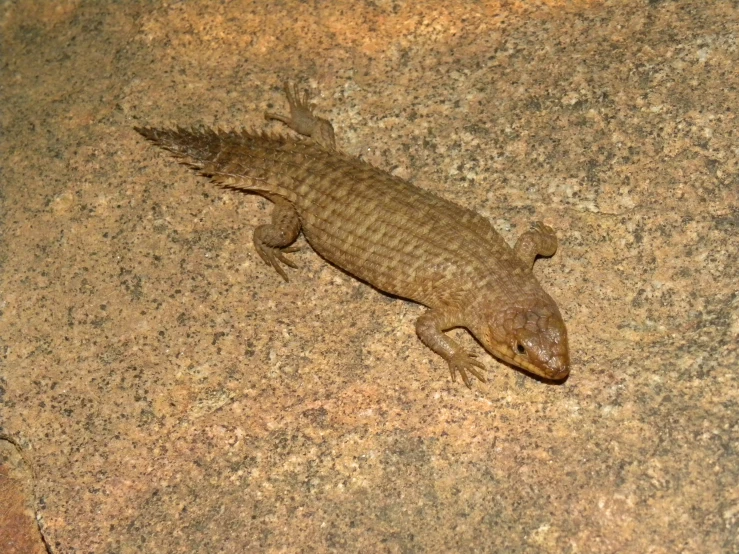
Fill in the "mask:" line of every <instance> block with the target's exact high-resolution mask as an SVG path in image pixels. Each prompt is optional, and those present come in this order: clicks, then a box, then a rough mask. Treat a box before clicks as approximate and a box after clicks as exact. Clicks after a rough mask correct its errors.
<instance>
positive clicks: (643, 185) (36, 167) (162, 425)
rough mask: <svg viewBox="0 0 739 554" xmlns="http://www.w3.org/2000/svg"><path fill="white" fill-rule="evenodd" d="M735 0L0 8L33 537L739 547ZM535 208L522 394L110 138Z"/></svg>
mask: <svg viewBox="0 0 739 554" xmlns="http://www.w3.org/2000/svg"><path fill="white" fill-rule="evenodd" d="M737 36H739V8H737V6H736V3H735V2H729V1H717V2H705V1H679V0H678V1H659V0H651V1H641V2H639V1H631V0H627V1H623V2H615V1H614V2H607V3H601V2H585V1H582V2H562V1H555V0H549V1H539V2H518V1H513V2H511V1H506V2H502V1H501V2H474V3H472V2H470V3H464V2H460V3H457V4H451V5H450V3H449V2H446V1H444V2H442V1H431V2H422V3H416V2H404V1H397V2H391V1H384V0H383V1H377V2H366V3H355V2H330V3H329V2H325V3H312V2H308V3H305V2H300V1H298V0H294V1H293V0H285V1H280V2H246V1H233V2H222V3H218V4H217V5H216V3H213V2H205V1H193V2H170V3H141V2H131V1H123V2H116V3H103V2H76V1H73V0H67V1H62V2H53V3H52V2H48V3H47V2H33V1H30V0H19V1H15V2H8V1H5V2H2V3H0V202H1V205H0V214H1V215H0V217H1V225H2V227H1V228H0V241H2V242H1V244H2V247H1V248H0V263H1V264H2V274H1V275H0V294H1V297H0V433H4V434H7V435H10V436H12V437H14V438H16V440H17V441H18V443H19V444H22V445H25V446H26V450H25V454H26V456H27V457H28V459H29V460H31V461H32V463H33V465H34V471H35V479H36V482H35V487H34V490H35V491H36V492H37V494H38V495H39V499H38V502H37V506H38V510H39V512H38V514H37V515H38V517H39V521H40V523H41V525H42V529H43V532H44V537H45V539H46V542H47V543H48V544H49V545H50V547H52V548H53V549H54V552H56V553H71V552H96V553H134V552H149V553H159V552H162V553H163V552H167V553H193V552H225V553H231V552H233V553H242V552H360V551H362V552H403V553H410V552H507V553H517V552H521V553H523V552H526V553H530V552H554V553H562V552H569V553H600V552H604V553H610V552H634V553H643V552H650V553H653V554H660V553H672V552H739V546H737V545H739V485H738V484H737V483H739V463H737V459H738V458H737V444H739V387H738V386H737V385H738V383H737V369H738V368H739V356H738V355H737V344H738V343H739V340H738V338H739V279H738V278H737V276H738V274H739V271H738V270H737V259H739V134H738V132H737V129H738V128H739V122H738V121H737V118H736V110H737V107H738V106H739V73H738V72H737V67H739V46H738V44H737ZM285 79H294V80H295V79H297V80H300V81H301V82H302V83H304V84H305V86H307V87H308V88H310V89H311V90H312V91H313V92H314V94H315V95H316V97H315V102H316V105H317V111H318V113H319V114H321V115H323V116H325V117H328V118H330V119H331V120H332V121H333V123H334V125H335V127H336V130H337V137H338V142H339V145H340V147H341V148H342V149H344V150H345V151H347V152H350V153H352V154H355V155H361V156H363V157H364V158H365V159H367V160H369V161H370V162H372V163H374V164H376V165H378V166H380V167H382V168H385V169H387V170H389V171H391V172H393V173H394V174H396V175H399V176H401V177H403V178H407V179H411V180H412V181H413V182H415V183H417V184H419V185H420V186H422V187H424V188H427V189H429V190H433V191H435V192H437V193H438V194H440V195H442V196H444V197H445V198H448V199H450V200H453V201H456V202H458V203H459V204H462V205H464V206H467V207H471V208H473V209H475V210H477V211H479V212H480V213H482V214H484V215H485V216H487V217H489V218H490V219H491V221H492V222H493V223H494V224H495V226H496V228H497V229H498V230H499V231H500V232H501V233H502V234H503V235H504V237H505V238H506V239H507V240H509V241H510V242H512V241H514V240H515V238H516V236H518V234H519V233H520V232H521V231H522V230H525V229H527V228H528V226H529V224H530V223H531V222H533V221H535V220H539V219H541V220H543V221H545V222H546V223H548V224H550V225H552V226H553V227H555V229H556V230H557V232H558V235H559V237H560V244H561V247H560V250H559V252H558V253H557V254H556V256H555V257H554V258H552V259H550V260H542V261H540V262H538V263H537V266H536V269H535V272H536V273H537V275H538V276H539V278H540V280H541V281H542V283H543V285H544V287H545V288H546V290H547V291H549V292H550V293H551V294H552V296H554V298H555V299H557V301H558V302H559V305H560V307H561V310H562V312H563V315H564V316H565V319H566V321H567V324H568V328H569V332H570V342H571V353H572V359H573V367H572V374H571V376H570V378H569V379H568V380H567V381H566V382H565V383H564V384H562V385H559V386H557V385H551V384H546V383H542V382H540V381H537V380H534V379H532V378H530V377H527V376H525V375H523V374H521V373H518V372H516V371H514V370H512V369H510V368H508V367H506V366H504V365H502V364H500V363H498V362H496V361H495V360H493V359H492V358H490V357H489V356H487V355H486V354H484V352H482V351H481V349H480V347H479V346H478V345H476V344H475V343H474V341H473V340H472V339H471V338H470V337H469V336H468V335H466V334H465V333H463V332H461V331H455V332H454V333H453V334H454V335H455V336H458V337H459V338H460V340H461V341H462V342H463V343H464V344H465V345H466V346H467V348H469V349H470V350H472V351H475V352H477V353H478V354H479V356H480V358H479V359H481V360H483V361H484V362H485V364H486V366H487V367H488V372H487V373H488V376H489V382H488V383H487V384H476V385H475V386H474V388H473V390H468V389H467V388H465V387H464V386H462V385H461V384H460V383H456V384H455V383H452V382H451V381H450V379H449V375H448V372H447V369H446V367H445V364H444V363H443V362H442V361H441V360H440V359H439V358H438V357H436V356H435V355H433V354H432V353H431V352H430V351H429V350H428V349H426V348H425V347H424V346H423V345H422V344H421V343H420V342H419V341H418V339H417V338H416V337H415V334H414V327H413V322H414V320H415V318H416V317H417V316H418V315H419V314H420V313H421V312H422V308H420V307H418V306H416V305H413V304H411V303H408V302H405V301H402V300H398V299H392V298H389V297H386V296H383V295H382V294H380V293H378V292H377V291H375V290H374V289H372V288H369V287H368V286H366V285H364V284H362V283H360V282H357V281H355V280H354V279H352V278H351V277H349V276H347V275H345V274H343V273H342V272H340V271H338V270H337V269H335V268H333V267H332V266H330V265H328V264H326V263H325V262H324V261H322V260H321V259H320V258H319V257H318V256H316V255H315V254H314V253H313V252H312V251H311V250H310V248H309V247H307V246H305V242H304V240H303V239H300V241H299V243H300V244H301V245H304V248H303V250H302V251H301V252H299V253H298V254H295V255H293V256H294V258H293V259H295V261H296V262H297V263H298V264H299V265H300V268H299V269H298V270H292V271H291V276H292V279H291V282H290V283H284V282H282V280H281V279H280V278H279V277H278V276H277V275H276V273H275V272H274V271H272V270H271V269H270V268H268V267H266V266H265V265H264V264H263V263H262V261H261V260H260V259H259V257H258V256H257V254H256V252H255V251H254V249H253V248H252V246H251V233H252V230H253V229H254V227H255V226H256V225H257V224H259V223H261V222H264V221H266V220H267V219H268V213H269V203H268V202H267V201H265V200H263V199H259V198H257V197H253V196H246V195H240V194H236V193H230V192H224V191H221V190H218V189H215V188H214V187H211V186H208V185H207V184H206V183H205V182H204V180H203V179H202V178H199V177H197V176H196V175H194V174H192V173H191V172H188V171H187V170H186V169H185V168H183V167H181V166H178V165H177V164H174V163H172V161H171V160H169V159H167V158H166V157H165V156H163V155H162V154H161V153H160V152H158V151H156V150H155V149H154V148H151V147H150V146H148V145H147V144H145V143H144V141H143V140H142V139H141V137H139V136H138V135H137V134H136V133H135V132H134V131H133V129H132V128H133V126H135V125H141V124H149V125H177V124H181V125H198V124H204V125H210V126H222V127H239V126H242V125H247V126H254V127H264V126H265V125H267V126H271V125H274V124H273V123H271V124H267V123H265V121H264V119H263V115H262V114H263V112H264V111H265V110H267V109H270V110H284V108H285V102H284V99H283V97H282V94H281V90H280V87H281V83H282V82H283V81H284V80H285Z"/></svg>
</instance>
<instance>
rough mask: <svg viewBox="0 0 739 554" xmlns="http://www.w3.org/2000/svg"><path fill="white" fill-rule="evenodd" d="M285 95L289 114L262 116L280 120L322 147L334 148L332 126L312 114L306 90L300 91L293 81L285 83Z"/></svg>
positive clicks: (311, 106) (267, 113)
mask: <svg viewBox="0 0 739 554" xmlns="http://www.w3.org/2000/svg"><path fill="white" fill-rule="evenodd" d="M285 96H286V97H287V103H288V104H289V106H290V116H289V117H288V116H285V115H281V114H278V113H273V112H266V113H265V114H264V117H265V118H266V119H276V120H277V121H282V122H283V123H284V124H285V125H287V126H288V127H290V128H291V129H292V130H293V131H295V132H297V133H300V134H301V135H304V136H306V137H310V138H311V139H313V141H314V142H316V143H318V144H319V145H320V146H322V147H323V148H325V149H327V150H335V149H336V139H335V137H334V128H333V127H332V126H331V123H330V122H329V121H328V120H326V119H323V118H322V117H318V116H316V115H314V114H313V103H312V102H311V101H310V96H309V95H308V92H307V91H302V92H301V91H300V89H298V85H296V84H294V83H293V84H292V85H291V84H290V83H285Z"/></svg>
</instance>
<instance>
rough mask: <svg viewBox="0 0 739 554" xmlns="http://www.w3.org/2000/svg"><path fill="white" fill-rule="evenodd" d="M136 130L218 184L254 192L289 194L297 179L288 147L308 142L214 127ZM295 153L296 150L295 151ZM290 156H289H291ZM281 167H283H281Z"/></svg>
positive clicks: (296, 146)
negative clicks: (292, 170) (291, 171)
mask: <svg viewBox="0 0 739 554" xmlns="http://www.w3.org/2000/svg"><path fill="white" fill-rule="evenodd" d="M134 130H135V131H136V132H138V133H139V134H141V135H142V136H143V137H144V138H146V139H147V140H149V141H150V142H152V143H154V144H155V145H156V146H159V147H160V148H163V149H164V150H167V151H169V152H170V153H171V154H172V155H173V156H174V157H175V158H176V159H177V160H178V161H179V162H180V163H183V164H185V165H187V166H189V167H191V168H192V169H195V170H196V171H198V172H199V173H200V174H201V175H204V176H206V177H210V178H211V179H212V181H213V182H214V183H216V184H218V185H221V186H225V187H228V188H236V189H242V190H248V191H253V192H276V193H278V194H283V195H284V194H286V193H287V190H285V187H287V188H288V189H290V188H292V187H291V186H290V185H291V184H292V181H293V178H292V177H291V176H290V175H289V171H288V172H286V171H285V169H286V167H285V166H289V165H291V164H290V162H289V161H288V160H286V159H285V154H286V153H287V152H285V151H284V147H286V146H287V149H288V150H294V149H297V150H302V149H303V147H304V146H305V143H303V144H301V143H300V142H298V143H294V142H292V143H291V141H289V140H287V139H286V138H285V137H282V136H279V135H268V134H266V133H252V132H249V131H247V130H242V131H220V130H218V131H214V130H212V129H184V128H182V127H177V128H176V129H155V128H152V127H134ZM293 153H295V152H293ZM288 157H289V155H288ZM280 166H281V167H280Z"/></svg>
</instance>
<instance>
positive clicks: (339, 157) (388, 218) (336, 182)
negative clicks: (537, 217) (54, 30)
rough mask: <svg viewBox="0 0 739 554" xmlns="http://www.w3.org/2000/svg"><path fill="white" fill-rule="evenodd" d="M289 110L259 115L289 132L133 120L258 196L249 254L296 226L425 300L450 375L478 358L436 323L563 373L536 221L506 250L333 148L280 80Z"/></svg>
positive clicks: (552, 247) (291, 236)
mask: <svg viewBox="0 0 739 554" xmlns="http://www.w3.org/2000/svg"><path fill="white" fill-rule="evenodd" d="M286 93H287V98H288V101H289V104H290V112H291V114H290V117H285V116H281V115H276V114H269V113H268V114H266V116H267V118H270V119H278V120H280V121H282V122H284V123H285V124H287V125H288V126H289V127H291V128H292V129H293V130H295V131H297V132H298V133H300V134H301V135H305V136H307V137H310V139H304V138H291V137H287V136H283V135H276V134H275V135H270V134H266V133H254V132H251V131H228V132H224V131H211V130H191V129H182V128H177V129H153V128H137V129H136V130H137V131H138V132H139V133H140V134H142V135H143V136H144V137H145V138H147V139H148V140H150V141H151V142H153V143H154V144H156V145H158V146H160V147H162V148H164V149H166V150H168V151H169V152H171V153H172V154H173V155H174V156H175V157H176V158H178V159H179V160H180V161H181V162H183V163H185V164H187V165H189V166H190V167H192V168H194V169H196V170H198V171H199V172H200V173H201V174H202V175H205V176H208V177H210V178H211V179H212V181H214V182H215V183H216V184H218V185H220V186H223V187H226V188H231V189H238V190H242V191H246V192H251V193H256V194H260V195H262V196H265V197H266V198H268V199H269V200H271V201H272V202H274V204H275V208H274V210H273V212H272V222H271V223H270V224H267V225H261V226H259V227H257V228H256V229H255V231H254V245H255V247H256V249H257V252H258V253H259V255H260V256H261V257H262V258H263V259H264V260H265V261H266V262H267V263H268V264H270V265H271V266H272V267H274V268H275V270H277V272H278V273H279V274H280V275H281V276H282V277H283V278H284V279H285V280H287V274H286V272H285V270H284V268H283V267H282V265H281V264H284V265H288V266H290V267H295V266H294V264H293V263H292V261H291V260H289V259H288V258H287V257H285V255H284V254H285V253H289V252H293V251H294V250H296V249H295V248H293V247H291V246H290V245H291V244H292V243H293V242H294V241H295V239H296V238H297V237H298V235H299V234H300V231H301V230H302V231H303V234H304V235H305V237H306V239H307V241H308V243H309V244H310V245H311V246H312V247H313V249H314V250H315V251H316V252H318V253H319V254H320V255H321V256H322V257H324V258H325V259H327V260H328V261H330V262H332V263H333V264H335V265H336V266H338V267H340V268H341V269H343V270H344V271H346V272H347V273H349V274H351V275H353V276H355V277H357V278H359V279H361V280H363V281H365V282H367V283H369V284H371V285H373V286H375V287H376V288H378V289H380V290H382V291H385V292H387V293H390V294H393V295H396V296H399V297H402V298H407V299H410V300H413V301H415V302H417V303H419V304H423V305H425V306H427V307H428V308H429V310H428V311H426V312H425V313H424V314H423V315H421V316H420V317H419V318H418V320H417V322H416V331H417V333H418V336H419V337H420V338H421V340H422V341H423V342H424V343H425V344H426V345H427V346H428V347H429V348H431V349H432V350H433V351H434V352H436V353H437V354H439V355H440V356H441V357H442V358H444V359H445V360H446V361H447V362H448V364H449V369H450V372H451V376H452V379H454V378H455V376H456V373H460V375H461V376H462V379H463V380H464V382H465V384H467V386H470V379H469V376H468V375H467V373H468V372H469V373H471V374H473V375H474V376H476V377H477V378H478V379H480V380H484V379H483V377H482V375H481V374H480V372H479V371H478V370H479V369H481V368H483V365H482V364H481V363H480V362H479V361H477V360H476V359H474V357H472V356H471V355H470V354H467V353H466V352H464V350H462V349H461V348H460V347H459V346H458V345H457V344H456V342H455V341H453V340H452V339H451V338H450V337H448V336H447V335H446V334H445V333H444V331H445V330H448V329H451V328H454V327H465V328H467V329H468V330H469V331H470V332H471V333H472V334H473V335H474V336H475V337H476V338H477V339H478V341H479V342H480V343H481V344H482V345H483V346H484V347H485V348H486V350H488V351H489V352H490V353H491V354H493V355H494V356H496V357H498V358H500V359H502V360H504V361H506V362H508V363H510V364H513V365H515V366H517V367H520V368H523V369H526V370H528V371H530V372H532V373H535V374H537V375H540V376H542V377H545V378H548V379H556V380H560V379H564V378H565V377H566V376H567V375H568V373H569V352H568V346H567V331H566V328H565V325H564V322H563V320H562V316H561V315H560V313H559V310H558V308H557V305H556V304H555V302H554V301H553V300H552V298H551V297H550V296H549V295H548V294H547V293H546V292H544V290H543V289H542V288H541V286H540V285H539V283H538V281H537V280H536V278H535V277H534V274H533V272H532V267H533V263H534V260H535V258H536V256H537V255H540V256H551V255H553V254H554V252H555V251H556V249H557V238H556V235H555V234H554V231H553V230H552V229H551V228H550V227H547V226H545V225H543V224H541V223H536V224H535V225H534V227H533V228H532V230H530V231H528V232H526V233H524V234H522V235H521V237H519V239H518V241H517V242H516V245H515V247H514V248H510V247H509V246H508V244H506V242H505V241H504V240H503V238H502V237H501V236H500V235H498V233H497V232H496V231H495V230H494V229H493V227H492V225H491V224H490V222H489V221H488V220H487V219H486V218H484V217H482V216H480V215H479V214H477V213H475V212H474V211H472V210H468V209H465V208H462V207H461V206H458V205H457V204H454V203H452V202H449V201H447V200H444V199H442V198H440V197H438V196H436V195H434V194H432V193H431V192H428V191H425V190H423V189H420V188H418V187H416V186H414V185H412V184H410V183H409V182H407V181H404V180H402V179H400V178H397V177H394V176H392V175H390V174H389V173H387V172H385V171H382V170H380V169H378V168H375V167H373V166H371V165H369V164H367V163H366V162H364V161H362V160H359V159H357V158H354V157H351V156H349V155H347V154H344V153H342V152H340V151H338V150H337V149H336V145H335V139H334V131H333V127H332V126H331V124H330V123H329V122H328V121H327V120H325V119H322V118H319V117H316V116H314V115H313V113H312V111H311V109H310V107H309V104H308V97H307V95H305V94H303V95H300V94H299V93H298V91H297V89H291V88H290V87H288V86H286Z"/></svg>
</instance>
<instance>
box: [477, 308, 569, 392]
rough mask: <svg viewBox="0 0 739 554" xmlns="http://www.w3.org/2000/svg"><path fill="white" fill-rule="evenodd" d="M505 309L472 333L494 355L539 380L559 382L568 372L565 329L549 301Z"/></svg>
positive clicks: (557, 312) (557, 311) (559, 316)
mask: <svg viewBox="0 0 739 554" xmlns="http://www.w3.org/2000/svg"><path fill="white" fill-rule="evenodd" d="M521 304H523V305H514V306H513V307H510V306H509V307H506V308H504V309H503V310H500V311H498V312H497V313H495V314H493V316H492V318H491V319H492V321H491V320H490V319H488V322H487V325H484V326H483V329H484V330H483V332H482V333H479V334H477V333H475V334H476V336H478V339H479V340H480V341H481V342H482V343H483V346H484V347H485V348H486V349H487V350H488V351H489V352H490V353H491V354H493V355H494V356H496V357H498V358H500V359H502V360H504V361H506V362H508V363H510V364H513V365H515V366H517V367H520V368H522V369H525V370H527V371H530V372H531V373H534V374H536V375H539V376H541V377H545V378H547V379H554V380H557V381H559V380H562V379H564V378H565V377H567V375H568V374H569V372H570V354H569V350H568V347H567V328H566V327H565V324H564V321H563V320H562V316H561V315H560V313H559V309H557V305H556V304H555V303H554V301H553V300H552V299H551V298H548V297H546V298H538V299H536V300H535V301H533V302H532V303H521Z"/></svg>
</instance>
